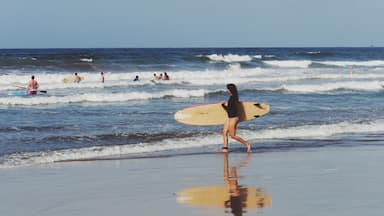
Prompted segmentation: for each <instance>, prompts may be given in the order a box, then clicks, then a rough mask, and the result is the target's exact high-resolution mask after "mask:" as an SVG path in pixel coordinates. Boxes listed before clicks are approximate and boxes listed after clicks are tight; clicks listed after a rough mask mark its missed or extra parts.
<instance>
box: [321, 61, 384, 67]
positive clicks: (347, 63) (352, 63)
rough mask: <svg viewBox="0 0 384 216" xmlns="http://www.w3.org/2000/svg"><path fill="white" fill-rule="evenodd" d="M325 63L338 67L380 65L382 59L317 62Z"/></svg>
mask: <svg viewBox="0 0 384 216" xmlns="http://www.w3.org/2000/svg"><path fill="white" fill-rule="evenodd" d="M318 63H321V64H326V65H334V66H339V67H348V66H363V67H380V66H384V61H383V60H371V61H321V62H318Z"/></svg>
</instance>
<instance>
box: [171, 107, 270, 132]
mask: <svg viewBox="0 0 384 216" xmlns="http://www.w3.org/2000/svg"><path fill="white" fill-rule="evenodd" d="M221 104H222V102H218V103H212V104H203V105H197V106H191V107H187V108H185V109H182V110H179V111H177V112H176V113H175V115H174V117H175V120H176V121H178V122H181V123H184V124H187V125H197V126H208V125H222V124H224V122H225V121H226V119H228V117H227V112H226V111H225V110H224V108H223V107H222V106H221ZM238 109H239V111H240V116H239V120H240V121H248V120H252V119H255V118H258V117H260V116H263V115H265V114H267V113H268V112H269V105H268V104H265V103H257V102H251V101H245V102H240V103H239V107H238Z"/></svg>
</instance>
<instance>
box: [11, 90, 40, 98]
mask: <svg viewBox="0 0 384 216" xmlns="http://www.w3.org/2000/svg"><path fill="white" fill-rule="evenodd" d="M41 93H44V94H46V93H47V91H46V90H38V91H37V95H41ZM8 96H14V97H26V96H34V95H30V94H28V93H27V92H25V91H22V92H20V91H13V92H8Z"/></svg>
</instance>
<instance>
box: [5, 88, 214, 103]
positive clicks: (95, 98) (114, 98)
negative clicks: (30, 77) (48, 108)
mask: <svg viewBox="0 0 384 216" xmlns="http://www.w3.org/2000/svg"><path fill="white" fill-rule="evenodd" d="M207 93H208V91H207V90H203V89H200V90H185V89H174V90H167V91H161V92H153V93H152V92H128V93H84V94H75V95H68V96H34V97H5V98H0V105H5V106H17V105H21V106H32V105H49V104H69V103H85V102H91V103H114V102H125V101H131V100H150V99H158V98H164V97H177V98H189V97H204V96H205V95H206V94H207Z"/></svg>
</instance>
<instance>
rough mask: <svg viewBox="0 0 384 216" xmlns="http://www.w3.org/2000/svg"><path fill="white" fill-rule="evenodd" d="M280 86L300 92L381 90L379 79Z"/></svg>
mask: <svg viewBox="0 0 384 216" xmlns="http://www.w3.org/2000/svg"><path fill="white" fill-rule="evenodd" d="M282 88H283V89H284V90H286V91H290V92H300V93H313V92H327V91H334V90H339V89H345V90H360V91H378V90H382V86H381V83H380V82H379V81H343V82H329V83H318V84H298V85H283V86H282Z"/></svg>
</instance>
